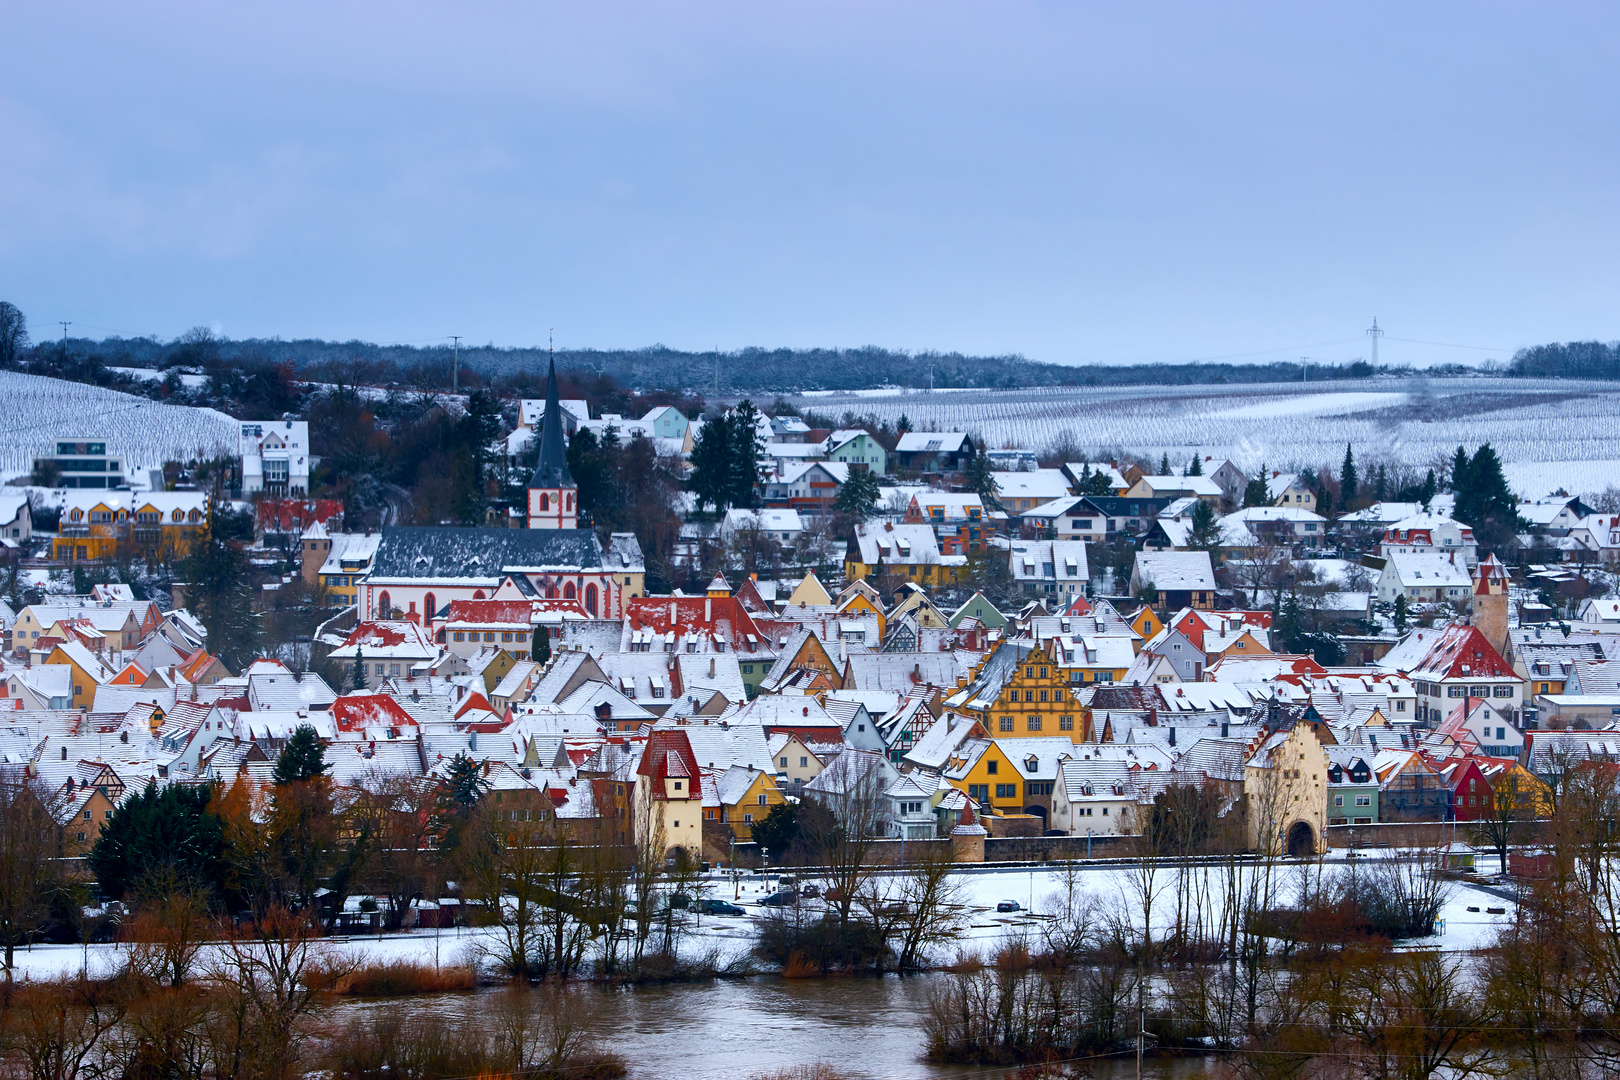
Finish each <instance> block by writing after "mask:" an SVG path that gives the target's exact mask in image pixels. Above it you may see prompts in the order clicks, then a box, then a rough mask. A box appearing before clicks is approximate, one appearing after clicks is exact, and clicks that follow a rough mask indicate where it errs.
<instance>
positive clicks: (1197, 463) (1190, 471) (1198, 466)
mask: <svg viewBox="0 0 1620 1080" xmlns="http://www.w3.org/2000/svg"><path fill="white" fill-rule="evenodd" d="M1187 475H1188V476H1203V475H1204V459H1203V458H1201V457H1199V456H1198V454H1196V453H1194V454H1193V456H1192V464H1191V465H1188V466H1187Z"/></svg>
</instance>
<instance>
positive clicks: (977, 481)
mask: <svg viewBox="0 0 1620 1080" xmlns="http://www.w3.org/2000/svg"><path fill="white" fill-rule="evenodd" d="M962 486H963V487H965V488H967V490H969V491H971V492H973V494H975V495H977V496H978V497H979V499H980V500H981V501H982V502H983V503H984V509H985V513H992V512H994V511H997V510H1004V509H1005V507H1003V506H1002V505H1001V487H1000V485H998V484H997V483H996V477H995V467H994V466H993V465H991V463H990V456H989V455H988V454H986V453H985V452H984V447H982V446H981V447H979V448H977V449H976V450H974V452H973V456H972V457H970V458H968V459H967V461H966V462H965V463H964V464H963V465H962Z"/></svg>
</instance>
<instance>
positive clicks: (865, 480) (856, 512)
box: [833, 466, 882, 521]
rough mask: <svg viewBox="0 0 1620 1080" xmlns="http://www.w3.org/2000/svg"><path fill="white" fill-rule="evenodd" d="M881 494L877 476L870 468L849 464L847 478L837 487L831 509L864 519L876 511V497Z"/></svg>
mask: <svg viewBox="0 0 1620 1080" xmlns="http://www.w3.org/2000/svg"><path fill="white" fill-rule="evenodd" d="M881 494H882V492H881V491H879V489H878V482H877V477H876V476H875V475H874V474H873V472H872V470H871V469H863V468H860V467H859V466H851V468H850V470H849V480H847V481H846V482H845V483H844V486H843V487H841V488H839V489H838V498H837V499H835V500H834V501H833V509H835V510H837V511H839V512H840V513H844V514H849V515H851V516H852V517H857V518H860V519H861V520H863V521H864V520H865V519H867V518H869V517H871V516H872V514H873V513H875V512H876V511H877V504H878V498H879V496H880V495H881Z"/></svg>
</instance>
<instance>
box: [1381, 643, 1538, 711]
mask: <svg viewBox="0 0 1620 1080" xmlns="http://www.w3.org/2000/svg"><path fill="white" fill-rule="evenodd" d="M1405 674H1408V675H1409V677H1410V678H1411V680H1412V687H1413V689H1414V690H1416V691H1417V702H1418V710H1417V711H1418V717H1417V718H1418V720H1419V721H1421V722H1426V723H1430V724H1436V725H1438V724H1439V723H1440V722H1441V721H1442V720H1444V719H1445V717H1446V716H1447V714H1449V713H1450V712H1451V710H1452V709H1453V708H1455V707H1456V706H1457V704H1458V703H1460V702H1462V701H1464V700H1465V699H1467V698H1470V697H1476V698H1487V699H1489V700H1490V703H1491V707H1492V708H1494V709H1495V710H1496V711H1497V712H1499V713H1501V714H1503V715H1504V716H1506V717H1507V718H1508V719H1509V720H1510V721H1512V722H1513V724H1514V726H1519V720H1520V716H1521V715H1522V714H1521V712H1520V710H1521V708H1522V706H1523V698H1522V695H1523V690H1524V683H1523V681H1522V680H1521V679H1520V678H1519V676H1518V675H1517V674H1515V673H1514V671H1513V667H1512V666H1511V665H1510V664H1509V663H1508V662H1507V661H1506V660H1504V659H1502V654H1501V653H1499V652H1497V651H1496V649H1495V648H1494V647H1493V646H1492V645H1491V643H1490V642H1489V641H1487V640H1486V639H1485V635H1484V634H1483V633H1481V632H1480V630H1479V629H1478V628H1477V627H1474V626H1469V625H1467V624H1466V623H1454V624H1452V625H1451V626H1448V627H1446V628H1445V629H1444V630H1443V631H1441V632H1440V634H1439V635H1438V636H1436V637H1434V639H1433V643H1432V644H1431V645H1430V646H1429V650H1428V652H1427V653H1425V654H1424V656H1423V658H1422V659H1421V660H1419V661H1418V662H1417V663H1416V664H1415V665H1413V667H1412V669H1411V671H1410V672H1407V673H1405Z"/></svg>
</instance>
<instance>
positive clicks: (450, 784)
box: [444, 751, 489, 811]
mask: <svg viewBox="0 0 1620 1080" xmlns="http://www.w3.org/2000/svg"><path fill="white" fill-rule="evenodd" d="M488 786H489V785H488V784H487V783H485V781H484V777H483V770H482V769H481V768H480V767H479V764H478V762H476V761H474V760H473V759H472V758H470V757H468V756H467V755H466V754H465V753H462V752H460V751H457V752H456V756H455V757H453V758H451V759H450V764H449V765H448V766H447V767H446V768H445V772H444V791H445V798H446V799H447V800H448V801H449V802H450V803H451V805H453V806H455V807H456V808H458V809H459V810H462V811H466V810H471V809H473V808H474V807H475V806H477V805H478V800H479V799H481V798H483V797H484V789H485V788H487V787H488Z"/></svg>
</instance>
